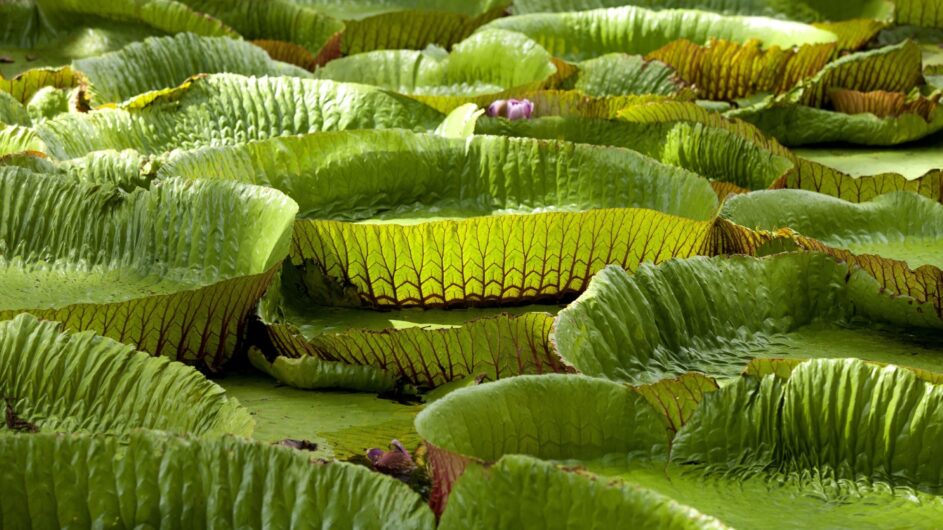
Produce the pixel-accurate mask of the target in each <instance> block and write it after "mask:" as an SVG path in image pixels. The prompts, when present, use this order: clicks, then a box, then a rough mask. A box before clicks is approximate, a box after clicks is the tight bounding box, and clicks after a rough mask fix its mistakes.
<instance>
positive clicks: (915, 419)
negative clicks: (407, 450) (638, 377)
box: [416, 359, 943, 528]
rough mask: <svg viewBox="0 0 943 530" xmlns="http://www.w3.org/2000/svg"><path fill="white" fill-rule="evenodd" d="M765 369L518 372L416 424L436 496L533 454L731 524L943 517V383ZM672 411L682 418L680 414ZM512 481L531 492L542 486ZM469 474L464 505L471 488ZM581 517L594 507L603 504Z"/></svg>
mask: <svg viewBox="0 0 943 530" xmlns="http://www.w3.org/2000/svg"><path fill="white" fill-rule="evenodd" d="M768 373H769V372H766V371H764V370H754V371H753V372H752V373H751V375H747V376H742V377H740V378H738V379H737V380H736V381H733V382H731V384H729V385H728V386H726V387H724V388H721V389H719V390H714V389H711V388H709V387H703V386H701V387H698V388H700V389H701V390H698V391H692V390H693V388H694V387H691V386H690V385H691V383H690V382H688V383H686V384H680V385H679V384H678V383H679V382H680V380H678V381H666V382H664V383H661V384H659V385H654V386H649V387H635V388H632V387H626V386H623V385H621V384H617V383H611V382H607V381H601V380H597V379H592V378H586V377H582V376H566V375H544V376H521V377H516V378H510V379H506V380H503V381H499V382H496V383H491V384H488V385H481V386H478V387H474V388H468V389H463V390H458V391H455V392H453V393H452V394H450V395H449V396H446V397H445V398H443V399H441V400H439V401H438V402H436V403H433V404H431V405H430V406H429V407H427V408H426V410H424V411H423V412H422V413H420V415H419V416H418V417H417V419H416V426H417V428H418V429H419V432H420V434H422V435H423V437H424V438H426V440H427V441H428V442H429V443H430V444H432V446H433V448H434V449H431V451H433V452H434V453H435V457H434V461H435V462H438V465H437V466H436V475H437V477H436V479H437V481H440V482H439V484H440V486H442V485H444V483H443V482H441V479H451V480H452V481H453V482H454V479H455V476H457V475H461V471H462V469H463V467H466V466H467V467H468V469H467V470H465V474H470V480H471V481H472V484H474V483H475V482H479V481H481V480H482V479H481V474H482V473H483V470H480V469H477V467H478V465H479V464H476V463H474V461H475V460H480V461H484V462H486V463H487V462H494V461H496V460H498V459H499V458H501V457H502V456H504V455H512V454H524V455H530V456H533V457H537V458H541V459H545V460H553V461H556V462H558V463H563V464H566V465H567V466H568V469H574V468H575V467H576V466H580V467H584V468H585V469H586V470H587V471H584V473H586V472H589V473H592V475H590V476H595V478H596V480H598V481H606V482H608V481H612V480H614V479H621V480H624V481H626V482H627V483H628V484H627V485H630V486H631V485H635V486H636V487H642V488H649V489H651V490H654V491H655V492H658V493H660V494H662V495H665V496H667V497H669V498H672V499H673V500H675V501H676V502H678V503H680V504H682V505H687V506H689V507H691V508H693V509H696V510H698V511H700V512H701V513H703V514H705V515H713V516H714V517H717V518H718V519H719V520H720V521H721V522H723V523H727V524H729V525H732V526H735V527H753V526H756V525H760V526H762V524H763V521H769V520H770V519H775V520H776V521H777V522H778V523H777V524H780V523H781V524H780V526H789V527H797V528H798V527H808V526H810V525H811V526H842V525H853V526H855V527H877V528H880V527H883V526H894V525H904V526H917V527H919V526H922V525H924V524H925V523H926V521H930V520H936V519H938V518H939V517H940V512H941V510H943V504H941V502H940V498H939V493H938V492H939V487H940V485H939V476H938V473H937V472H936V470H935V468H934V467H933V466H929V467H928V466H926V464H925V462H927V461H934V460H933V458H934V455H935V452H936V451H938V450H939V449H938V446H937V445H936V444H934V443H933V440H934V439H935V437H936V436H937V435H938V428H937V427H936V425H937V424H938V423H939V421H938V417H939V415H940V413H941V412H940V410H941V399H943V394H941V390H940V387H939V386H938V385H937V384H934V383H933V382H930V381H927V380H924V379H921V377H920V376H919V375H918V374H917V373H914V372H911V371H909V370H906V369H902V368H898V367H894V366H886V367H882V366H877V365H873V364H867V363H864V362H862V361H860V360H855V359H829V360H816V361H807V362H804V363H801V364H799V365H798V366H795V367H794V368H792V369H791V371H785V372H784V373H779V374H769V375H766V374H768ZM686 377H688V378H690V377H691V376H686ZM685 385H687V386H685ZM654 396H658V398H656V397H654ZM672 404H676V405H681V406H683V408H684V413H683V414H682V415H673V414H672V413H671V412H670V411H671V410H672V409H671V408H668V407H669V406H671V405H672ZM928 459H929V460H928ZM450 466H451V467H450ZM498 469H499V470H500V471H498V470H495V471H492V473H506V475H504V476H499V477H500V478H499V480H514V476H515V474H514V473H512V472H510V470H508V466H507V464H505V465H503V466H502V465H500V464H499V466H498ZM450 473H451V474H450ZM517 476H518V477H520V478H518V479H517V481H516V482H515V484H516V486H517V488H518V489H521V490H523V491H527V490H528V489H529V488H534V487H540V485H541V482H542V481H541V482H537V483H536V484H530V483H529V482H527V481H525V480H523V477H522V476H520V475H519V474H518V475H517ZM530 476H531V477H536V476H541V475H540V474H537V472H536V471H535V472H534V474H533V475H530ZM464 480H465V477H464V476H463V477H462V478H459V479H458V484H457V486H456V487H455V489H454V490H453V491H452V494H453V495H455V494H459V493H460V492H462V493H463V494H464V491H463V490H465V491H467V489H469V488H472V487H473V486H472V485H469V486H467V487H466V486H463V485H462V482H463V481H464ZM558 480H559V479H558ZM525 483H526V484H527V485H526V486H525ZM551 484H552V483H551ZM558 484H559V483H558ZM449 485H451V484H449ZM479 487H480V486H479ZM558 487H560V486H558ZM545 494H546V495H553V494H555V493H551V492H549V491H548V492H546V493H545ZM459 499H461V497H459ZM459 502H460V503H461V504H459V508H457V509H458V510H460V513H463V512H464V513H468V510H467V509H465V508H464V507H463V504H464V502H465V501H464V499H463V500H460V501H459ZM581 502H583V501H582V500H581ZM610 502H612V501H611V500H610V499H609V498H608V497H606V496H602V495H600V496H599V497H597V499H596V503H598V505H597V507H596V508H595V509H596V510H599V511H602V512H603V513H605V510H606V509H607V506H609V503H610ZM651 507H652V506H651V505H650V508H651ZM450 509H451V505H450V504H446V507H445V514H446V515H445V518H444V519H445V520H447V519H448V518H449V515H448V513H449V510H450ZM518 509H519V510H526V507H520V508H518ZM585 509H586V510H587V511H590V512H591V513H592V511H593V509H594V507H593V503H587V505H586V508H585ZM609 509H611V508H609ZM666 512H667V513H666ZM512 513H516V512H514V511H512ZM661 516H662V517H663V519H662V521H660V522H661V524H664V525H668V524H670V522H671V521H672V518H671V511H670V510H665V511H663V512H662V513H661ZM479 517H481V516H480V515H479ZM696 520H697V519H695V521H696ZM558 524H560V527H564V528H571V527H572V528H577V527H579V526H578V525H577V523H575V522H574V523H573V524H574V526H566V525H564V524H563V523H562V520H561V522H560V523H558ZM692 524H693V521H692Z"/></svg>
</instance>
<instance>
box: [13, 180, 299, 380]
mask: <svg viewBox="0 0 943 530" xmlns="http://www.w3.org/2000/svg"><path fill="white" fill-rule="evenodd" d="M0 183H2V188H3V190H4V192H3V196H4V197H5V199H6V200H5V201H4V202H3V205H2V207H0V218H2V219H4V222H3V223H2V232H0V248H3V249H4V251H3V259H2V272H0V285H3V289H2V295H0V316H2V317H4V318H10V317H11V316H13V315H15V314H17V313H21V312H30V313H33V314H36V315H38V316H40V317H43V318H47V319H50V320H59V321H61V322H63V323H64V324H65V325H66V327H68V328H70V329H76V330H85V329H90V330H94V331H96V332H98V333H100V334H102V335H106V336H108V337H112V338H115V339H117V340H120V341H126V342H129V343H131V344H134V345H136V346H137V347H138V348H139V349H141V350H144V351H147V352H149V353H152V354H154V355H165V356H170V357H173V358H175V359H178V360H181V361H187V362H190V363H199V364H201V365H203V366H205V367H209V368H217V367H219V366H220V365H221V364H222V363H223V362H224V361H225V360H226V359H228V358H229V356H230V355H231V354H232V353H233V351H234V349H235V348H236V343H237V340H238V339H239V337H240V335H241V333H242V331H243V330H244V324H245V318H246V316H247V314H248V312H249V310H250V308H251V307H252V306H254V305H255V302H256V300H258V298H259V297H260V296H261V295H262V292H263V291H264V290H265V288H266V286H267V285H268V284H269V282H270V281H271V279H272V277H273V275H274V274H275V272H276V270H277V266H278V264H279V262H280V261H281V260H282V259H283V258H284V256H285V254H286V253H287V250H288V242H289V240H288V238H289V234H290V233H289V227H290V223H291V220H292V218H293V217H294V214H295V212H296V211H297V205H296V204H295V203H294V202H293V201H292V200H291V199H289V198H287V197H285V196H284V195H282V194H281V193H278V192H276V191H274V190H269V189H265V188H261V187H255V186H246V185H241V184H237V183H231V182H183V181H181V180H172V179H171V180H165V181H163V182H160V183H159V184H154V185H153V186H152V187H151V188H150V189H148V190H145V189H138V190H135V191H134V192H132V193H128V194H125V193H124V192H122V191H120V190H119V189H117V188H112V187H108V186H96V185H91V184H86V183H82V182H77V181H75V180H67V179H61V178H60V177H58V176H55V175H42V174H36V173H33V172H31V171H29V170H25V169H22V168H18V167H0Z"/></svg>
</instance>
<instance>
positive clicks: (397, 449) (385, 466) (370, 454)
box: [367, 440, 416, 477]
mask: <svg viewBox="0 0 943 530" xmlns="http://www.w3.org/2000/svg"><path fill="white" fill-rule="evenodd" d="M367 460H369V461H370V463H371V464H373V468H374V469H376V470H377V471H379V472H380V473H383V474H385V475H392V476H394V477H405V476H408V475H409V474H410V473H412V472H413V471H415V470H416V463H415V462H413V457H412V456H411V455H410V454H409V451H407V450H406V448H405V447H403V444H402V443H400V441H399V440H393V441H392V442H391V443H390V450H389V451H384V450H383V449H379V448H376V447H374V448H373V449H370V450H369V451H367Z"/></svg>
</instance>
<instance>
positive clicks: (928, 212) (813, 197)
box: [723, 190, 943, 269]
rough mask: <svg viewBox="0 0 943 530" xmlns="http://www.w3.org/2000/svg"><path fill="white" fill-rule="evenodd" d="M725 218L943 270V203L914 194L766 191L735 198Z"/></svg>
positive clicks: (753, 226) (752, 226) (727, 205)
mask: <svg viewBox="0 0 943 530" xmlns="http://www.w3.org/2000/svg"><path fill="white" fill-rule="evenodd" d="M723 215H724V217H726V218H727V219H730V220H731V221H733V222H735V223H737V224H740V225H743V226H746V227H749V228H757V229H761V230H774V229H778V228H782V227H788V228H792V229H793V230H795V231H797V232H799V233H800V234H802V235H804V236H808V237H813V238H815V239H818V240H819V241H821V242H822V243H825V244H827V245H829V246H832V247H838V248H843V249H847V250H850V251H851V252H854V253H855V254H876V255H879V256H882V257H885V258H891V259H896V260H902V261H906V262H907V263H908V264H909V265H910V266H911V267H912V268H915V269H916V268H917V267H920V266H923V265H932V266H934V267H938V268H939V267H943V205H941V204H940V203H938V202H935V201H931V200H929V199H927V198H924V197H921V196H919V195H916V194H913V193H906V192H900V193H891V194H887V195H881V196H878V197H876V198H874V199H871V200H870V201H867V202H862V203H850V202H846V201H843V200H841V199H835V198H831V197H825V196H822V195H820V194H817V193H814V192H809V191H804V190H774V191H765V192H757V193H751V194H748V195H743V196H740V197H734V198H732V199H730V200H729V201H727V202H726V204H725V205H724V213H723Z"/></svg>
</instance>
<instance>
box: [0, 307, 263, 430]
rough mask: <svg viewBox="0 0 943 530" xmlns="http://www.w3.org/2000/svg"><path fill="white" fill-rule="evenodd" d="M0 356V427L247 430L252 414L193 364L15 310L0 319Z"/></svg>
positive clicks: (31, 428)
mask: <svg viewBox="0 0 943 530" xmlns="http://www.w3.org/2000/svg"><path fill="white" fill-rule="evenodd" d="M0 360H2V362H0V397H2V398H3V399H4V400H5V403H3V405H4V406H5V407H6V418H7V422H6V425H0V431H3V430H4V427H6V428H10V427H16V426H17V425H20V426H21V429H22V428H27V427H28V428H29V429H30V430H33V429H35V430H39V431H66V432H74V431H92V432H102V431H118V432H122V431H128V430H132V429H135V428H149V429H159V430H164V431H174V432H179V433H191V434H195V435H205V436H209V435H216V436H218V435H221V434H227V433H229V434H240V435H249V434H251V433H252V429H253V425H254V422H253V420H252V418H251V417H250V416H249V412H248V411H247V410H246V409H244V408H242V407H240V406H239V403H238V402H237V401H235V400H233V399H231V398H229V397H227V396H226V394H225V393H224V392H223V390H222V389H221V388H220V387H218V386H216V385H215V384H213V383H211V382H209V381H207V380H206V379H204V378H203V376H201V375H200V374H199V373H198V372H197V371H196V370H194V369H193V368H190V367H186V366H184V365H182V364H179V363H173V362H171V361H169V360H167V359H164V358H154V357H151V356H150V355H148V354H146V353H142V352H137V351H134V348H133V347H131V346H128V345H125V344H121V343H119V342H116V341H114V340H111V339H108V338H105V337H101V336H98V335H95V334H94V333H92V332H88V331H84V332H81V333H70V332H68V331H64V330H63V329H62V328H61V326H60V325H59V324H57V323H55V322H43V321H39V320H37V319H36V318H35V317H33V316H32V315H26V314H24V315H19V316H17V317H16V318H14V319H13V320H8V321H4V322H0ZM11 418H13V420H12V421H11Z"/></svg>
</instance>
